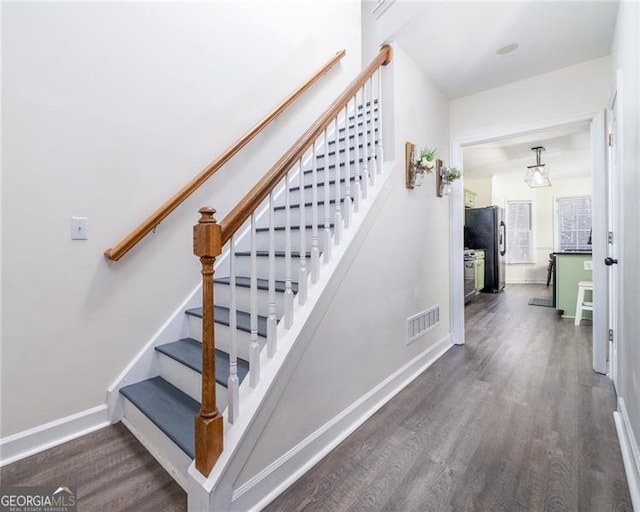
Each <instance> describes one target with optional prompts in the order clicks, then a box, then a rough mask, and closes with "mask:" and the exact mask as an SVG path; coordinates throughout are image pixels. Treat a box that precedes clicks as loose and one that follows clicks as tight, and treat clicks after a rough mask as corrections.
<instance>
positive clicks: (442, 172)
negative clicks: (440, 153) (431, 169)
mask: <svg viewBox="0 0 640 512" xmlns="http://www.w3.org/2000/svg"><path fill="white" fill-rule="evenodd" d="M436 169H437V172H436V176H437V177H438V178H437V182H436V186H437V194H438V197H444V196H448V195H449V194H450V193H451V183H453V182H454V181H455V180H457V179H458V178H460V176H461V175H462V173H461V172H460V169H457V168H456V167H445V166H444V165H442V161H441V160H438V164H437V165H436Z"/></svg>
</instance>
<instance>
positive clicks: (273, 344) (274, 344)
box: [267, 192, 278, 357]
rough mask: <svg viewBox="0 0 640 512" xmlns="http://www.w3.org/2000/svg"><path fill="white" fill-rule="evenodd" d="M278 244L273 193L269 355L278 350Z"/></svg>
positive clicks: (271, 205) (270, 246) (270, 223)
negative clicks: (276, 240) (276, 241)
mask: <svg viewBox="0 0 640 512" xmlns="http://www.w3.org/2000/svg"><path fill="white" fill-rule="evenodd" d="M275 246H276V243H275V230H274V211H273V192H271V193H270V194H269V299H268V300H269V315H268V316H267V355H268V356H269V357H273V356H274V355H275V353H276V351H277V350H278V338H277V331H278V329H277V328H278V318H277V317H276V248H275Z"/></svg>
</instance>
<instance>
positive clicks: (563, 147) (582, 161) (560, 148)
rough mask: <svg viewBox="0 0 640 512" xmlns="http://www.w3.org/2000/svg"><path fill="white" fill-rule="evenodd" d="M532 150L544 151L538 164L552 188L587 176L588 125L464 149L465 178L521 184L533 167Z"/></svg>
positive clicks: (534, 157)
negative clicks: (518, 182)
mask: <svg viewBox="0 0 640 512" xmlns="http://www.w3.org/2000/svg"><path fill="white" fill-rule="evenodd" d="M536 146H543V147H544V148H545V150H544V151H543V152H542V153H541V155H540V161H541V163H543V164H545V166H546V168H547V170H548V171H549V175H550V177H551V183H552V184H553V182H554V180H561V179H562V180H564V179H572V178H584V177H588V176H590V175H591V149H590V124H589V123H580V124H574V125H570V126H565V127H562V128H554V129H551V130H545V131H543V132H537V133H531V134H527V135H520V136H516V137H510V138H508V139H502V140H498V141H495V142H489V143H485V144H480V145H477V146H469V147H466V148H464V152H463V155H464V174H465V177H466V178H467V179H483V178H490V177H492V176H500V177H502V178H506V179H517V180H523V179H524V175H525V173H526V171H527V166H529V165H534V164H535V163H536V154H535V152H534V151H532V150H531V148H533V147H536Z"/></svg>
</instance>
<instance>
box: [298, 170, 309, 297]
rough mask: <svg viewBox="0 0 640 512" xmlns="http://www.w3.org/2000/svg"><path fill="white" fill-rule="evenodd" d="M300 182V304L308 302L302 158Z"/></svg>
mask: <svg viewBox="0 0 640 512" xmlns="http://www.w3.org/2000/svg"><path fill="white" fill-rule="evenodd" d="M298 183H299V185H300V193H301V194H302V195H301V198H300V201H299V203H300V205H299V206H300V207H299V215H300V217H299V223H300V269H299V271H298V302H299V303H300V305H302V304H304V303H305V302H307V240H306V237H307V223H306V219H305V208H306V206H307V203H306V200H305V196H304V193H303V191H304V172H303V168H302V158H300V160H299V161H298Z"/></svg>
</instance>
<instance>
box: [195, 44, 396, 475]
mask: <svg viewBox="0 0 640 512" xmlns="http://www.w3.org/2000/svg"><path fill="white" fill-rule="evenodd" d="M392 57H393V51H392V49H391V47H390V46H389V45H385V46H382V47H381V48H380V51H379V52H378V55H377V56H376V57H375V58H374V59H373V61H372V62H371V63H370V64H369V65H368V66H367V67H366V68H364V70H363V71H362V72H361V73H360V74H359V75H358V76H357V78H356V79H355V80H354V81H353V82H351V84H350V85H349V86H348V87H347V88H346V89H345V91H344V92H343V93H342V94H341V95H340V97H338V99H337V100H336V101H334V102H333V103H332V104H331V106H330V107H329V108H328V109H327V110H326V111H325V113H324V114H322V115H321V116H320V117H319V118H318V119H317V120H316V122H315V123H313V124H312V125H311V127H310V128H309V129H308V130H307V131H306V132H305V133H304V134H303V135H302V137H300V138H299V139H298V140H297V141H296V143H295V144H294V145H293V146H292V147H291V149H290V150H289V151H287V152H286V153H285V154H284V155H283V156H282V158H280V160H278V162H277V163H276V164H275V165H274V166H273V167H272V168H271V169H270V170H269V172H267V174H266V175H265V176H264V178H263V179H262V180H261V181H260V182H259V183H258V184H257V185H256V186H254V187H253V188H252V189H251V190H250V191H249V193H248V194H247V195H246V196H245V197H244V198H243V199H242V200H241V201H240V203H238V205H237V206H236V207H235V208H234V209H233V210H231V212H229V214H228V215H227V216H226V217H225V219H224V220H223V221H222V223H221V224H218V223H217V222H216V221H215V219H214V218H213V214H214V213H215V210H214V209H213V208H208V207H205V208H201V209H200V214H201V217H200V220H199V221H198V224H197V225H196V226H194V229H193V235H194V236H193V248H194V253H195V254H196V256H198V257H199V258H200V262H201V264H202V329H203V330H202V360H203V361H208V364H203V367H202V407H201V409H200V412H199V414H198V415H197V416H196V419H195V452H196V468H197V469H198V471H200V473H202V474H203V475H205V476H208V475H209V473H210V472H211V469H212V468H213V465H214V464H215V462H216V460H217V459H218V457H219V455H220V453H221V451H222V447H223V437H222V436H223V434H222V431H223V428H222V420H221V417H220V413H219V411H218V409H217V407H216V397H215V393H216V389H215V365H214V363H213V360H214V357H213V354H214V352H215V329H214V327H213V326H214V322H215V318H214V311H215V310H214V297H213V295H214V288H213V274H214V269H213V265H214V262H215V258H216V256H217V255H219V254H221V252H222V246H223V245H224V244H225V243H226V242H227V241H228V240H229V239H230V238H231V236H232V235H233V234H234V233H235V232H236V231H237V229H238V228H239V227H240V226H241V225H242V224H243V223H244V221H245V220H247V218H248V217H249V216H250V215H251V213H252V212H253V211H255V209H256V208H257V207H258V206H259V205H260V203H261V202H262V200H263V199H264V198H265V197H267V195H268V194H269V193H270V192H271V191H272V190H273V189H274V187H275V186H276V185H277V184H278V183H279V182H280V180H281V179H282V178H283V177H284V176H285V175H286V173H287V172H288V171H289V170H290V169H291V167H293V165H294V164H295V163H296V162H297V161H298V160H299V159H300V158H301V157H302V155H303V154H304V152H305V151H306V150H307V149H308V148H309V147H310V146H311V144H313V143H314V141H315V140H316V139H317V138H318V136H319V135H320V134H321V133H322V131H323V130H325V129H326V127H327V126H329V123H330V122H331V121H332V120H333V119H334V118H335V117H336V116H337V115H338V114H339V112H340V110H342V109H344V108H345V107H346V106H347V104H348V102H349V100H350V99H351V98H353V97H354V96H355V95H356V93H357V92H358V90H359V89H360V88H361V87H362V86H363V85H364V84H365V83H366V81H367V80H368V79H369V78H370V77H371V76H372V75H373V73H374V72H375V71H376V70H377V69H378V68H379V67H380V66H384V65H387V64H388V63H389V62H391V59H392ZM231 314H233V313H231Z"/></svg>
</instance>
